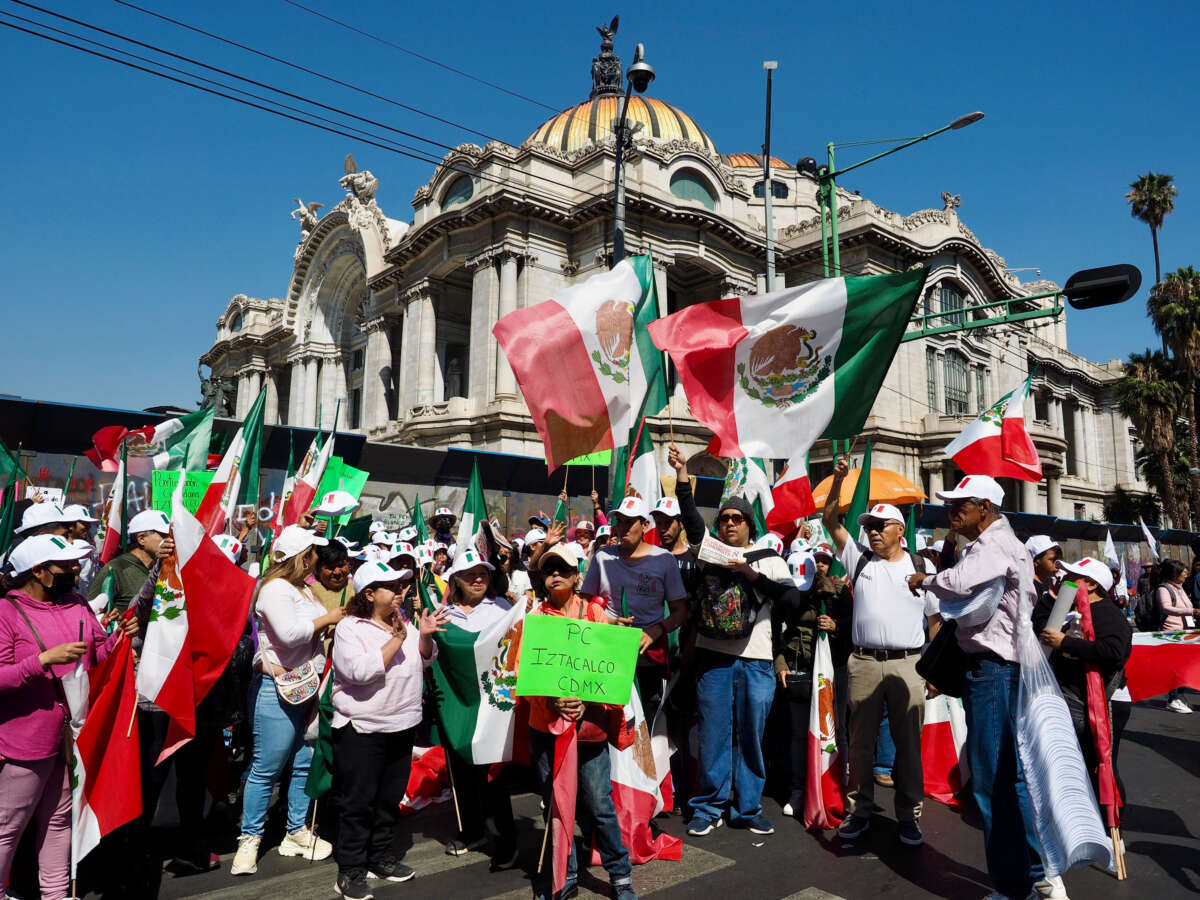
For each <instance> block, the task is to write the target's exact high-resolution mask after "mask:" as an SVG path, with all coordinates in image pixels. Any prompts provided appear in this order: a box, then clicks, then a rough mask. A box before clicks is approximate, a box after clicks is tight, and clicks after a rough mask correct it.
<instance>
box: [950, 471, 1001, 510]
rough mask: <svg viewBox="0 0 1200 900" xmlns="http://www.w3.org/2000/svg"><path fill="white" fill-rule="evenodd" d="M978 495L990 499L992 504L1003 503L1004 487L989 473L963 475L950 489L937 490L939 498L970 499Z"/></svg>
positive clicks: (982, 498) (998, 504) (983, 498)
mask: <svg viewBox="0 0 1200 900" xmlns="http://www.w3.org/2000/svg"><path fill="white" fill-rule="evenodd" d="M975 497H978V498H979V499H980V500H990V501H991V502H992V506H1000V505H1002V504H1003V503H1004V488H1002V487H1000V482H998V481H996V479H995V478H993V477H992V476H991V475H965V476H963V480H962V481H960V482H959V483H958V484H956V485H955V486H954V487H953V488H952V489H951V490H948V491H938V492H937V498H938V499H939V500H948V501H950V502H953V501H955V500H970V499H972V498H975Z"/></svg>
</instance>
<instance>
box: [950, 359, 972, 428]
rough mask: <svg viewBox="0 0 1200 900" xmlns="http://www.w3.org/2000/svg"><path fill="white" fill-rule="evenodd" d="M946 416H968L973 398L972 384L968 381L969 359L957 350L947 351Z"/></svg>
mask: <svg viewBox="0 0 1200 900" xmlns="http://www.w3.org/2000/svg"><path fill="white" fill-rule="evenodd" d="M945 376H946V377H945V382H946V387H945V391H946V415H948V416H965V415H967V409H968V404H969V402H970V397H971V388H970V382H969V381H968V380H967V358H966V357H965V356H963V354H961V353H959V352H958V351H957V350H947V351H946V362H945Z"/></svg>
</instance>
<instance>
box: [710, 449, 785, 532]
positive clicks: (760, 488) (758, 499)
mask: <svg viewBox="0 0 1200 900" xmlns="http://www.w3.org/2000/svg"><path fill="white" fill-rule="evenodd" d="M709 452H712V445H711V444H710V445H709ZM726 462H727V463H728V464H729V467H728V468H727V469H726V470H725V485H724V487H723V488H722V489H721V499H722V500H725V499H727V498H729V497H742V498H743V499H745V500H746V501H747V502H748V503H749V504H750V507H751V508H752V509H753V510H754V531H755V534H757V535H758V536H759V537H762V536H763V535H764V534H766V532H767V517H768V516H769V515H770V514H771V512H772V510H774V509H775V499H774V498H773V497H772V496H771V480H770V479H769V478H767V464H766V462H764V461H763V460H761V459H759V458H758V457H746V456H734V457H731V458H729V459H728V460H726Z"/></svg>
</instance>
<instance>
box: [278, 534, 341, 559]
mask: <svg viewBox="0 0 1200 900" xmlns="http://www.w3.org/2000/svg"><path fill="white" fill-rule="evenodd" d="M328 543H329V541H327V540H325V538H323V537H318V536H317V535H316V534H315V533H313V532H311V531H309V530H308V529H307V528H301V527H300V526H299V525H288V526H287V527H286V528H284V529H283V531H281V532H279V537H277V538H275V543H273V544H272V545H271V559H273V560H274V561H275V562H283V561H284V560H285V559H291V558H292V557H293V556H295V555H296V554H298V553H303V552H304V551H305V550H307V549H308V548H309V547H324V546H325V545H326V544H328Z"/></svg>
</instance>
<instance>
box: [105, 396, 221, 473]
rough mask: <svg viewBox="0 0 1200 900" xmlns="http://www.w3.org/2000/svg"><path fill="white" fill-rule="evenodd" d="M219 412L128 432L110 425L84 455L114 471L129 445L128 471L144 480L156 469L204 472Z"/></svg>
mask: <svg viewBox="0 0 1200 900" xmlns="http://www.w3.org/2000/svg"><path fill="white" fill-rule="evenodd" d="M215 415H216V409H215V408H214V407H211V406H207V407H203V408H201V409H198V410H196V411H195V412H190V413H185V414H184V415H182V416H177V417H175V418H171V419H164V420H163V421H161V422H159V423H158V424H157V425H146V426H143V427H142V428H135V429H132V430H130V429H128V428H126V427H125V426H123V425H109V426H107V427H105V428H101V429H100V430H99V431H97V432H96V433H95V434H93V435H92V447H91V449H90V450H85V451H84V456H86V457H87V458H88V459H90V460H91V461H92V464H93V465H95V466H96V468H98V469H100V471H102V472H115V471H116V470H117V465H118V459H119V457H120V453H121V448H122V447H123V446H125V445H128V446H129V461H128V466H129V471H130V472H131V473H132V474H133V475H137V476H139V477H145V476H146V475H148V473H150V472H152V471H154V470H156V469H167V470H175V471H188V472H203V471H204V470H205V468H206V467H207V463H208V445H209V444H210V443H211V442H212V426H213V417H214V416H215Z"/></svg>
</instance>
